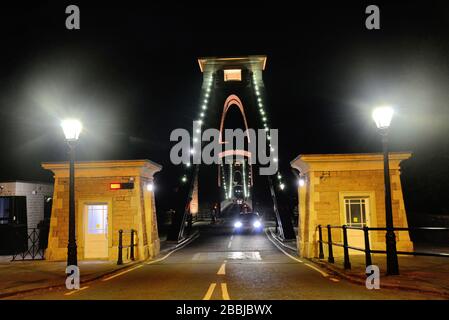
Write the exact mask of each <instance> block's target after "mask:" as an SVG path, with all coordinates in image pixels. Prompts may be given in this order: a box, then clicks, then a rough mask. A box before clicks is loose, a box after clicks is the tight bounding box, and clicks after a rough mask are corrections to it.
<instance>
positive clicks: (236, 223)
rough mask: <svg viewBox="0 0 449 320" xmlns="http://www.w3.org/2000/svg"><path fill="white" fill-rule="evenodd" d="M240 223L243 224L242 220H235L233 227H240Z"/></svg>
mask: <svg viewBox="0 0 449 320" xmlns="http://www.w3.org/2000/svg"><path fill="white" fill-rule="evenodd" d="M242 225H243V224H242V222H240V221H236V222H235V223H234V228H236V229H238V228H241V227H242Z"/></svg>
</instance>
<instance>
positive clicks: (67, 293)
mask: <svg viewBox="0 0 449 320" xmlns="http://www.w3.org/2000/svg"><path fill="white" fill-rule="evenodd" d="M87 288H89V286H85V287H82V288H79V289H78V290H72V291H70V292H66V293H64V295H65V296H70V295H72V294H74V293H77V292H80V291H82V290H84V289H87Z"/></svg>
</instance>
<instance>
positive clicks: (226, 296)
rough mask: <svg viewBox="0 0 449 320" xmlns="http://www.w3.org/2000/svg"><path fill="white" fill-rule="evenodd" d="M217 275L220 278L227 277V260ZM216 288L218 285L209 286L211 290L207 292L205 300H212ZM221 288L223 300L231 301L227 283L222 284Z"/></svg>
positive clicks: (214, 283) (213, 283)
mask: <svg viewBox="0 0 449 320" xmlns="http://www.w3.org/2000/svg"><path fill="white" fill-rule="evenodd" d="M217 275H219V276H224V275H226V260H225V261H224V263H223V264H222V265H221V266H220V268H219V269H218V271H217ZM216 287H217V283H216V282H212V283H211V284H210V285H209V288H208V289H207V292H206V294H205V295H204V297H203V300H210V299H211V298H212V295H213V294H214V291H215V288H216ZM220 287H221V296H222V298H223V300H231V298H230V297H229V292H228V285H227V284H226V282H222V283H220Z"/></svg>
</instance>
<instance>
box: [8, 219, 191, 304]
mask: <svg viewBox="0 0 449 320" xmlns="http://www.w3.org/2000/svg"><path fill="white" fill-rule="evenodd" d="M197 236H198V230H197V226H195V228H194V229H193V230H192V233H191V235H189V237H187V238H186V239H185V240H184V241H182V242H180V243H174V242H169V241H166V236H165V235H163V236H162V238H161V254H167V253H169V252H171V251H173V250H176V249H177V248H179V247H182V246H184V245H186V244H187V243H188V242H190V241H192V240H194V239H195V238H196V237H197ZM11 260H12V256H0V298H5V297H9V296H14V295H17V294H29V293H30V292H33V291H39V292H40V291H42V290H55V289H56V288H58V287H65V281H66V274H65V269H66V266H67V263H66V261H56V262H55V261H45V260H24V261H20V260H17V261H11ZM136 264H139V262H137V261H124V264H123V265H117V262H115V261H104V260H89V261H78V267H79V268H80V274H81V279H80V283H81V284H85V283H89V282H91V281H94V280H97V279H100V278H103V277H107V276H109V275H112V274H114V273H117V272H123V271H124V270H126V269H129V268H131V267H133V266H134V265H136Z"/></svg>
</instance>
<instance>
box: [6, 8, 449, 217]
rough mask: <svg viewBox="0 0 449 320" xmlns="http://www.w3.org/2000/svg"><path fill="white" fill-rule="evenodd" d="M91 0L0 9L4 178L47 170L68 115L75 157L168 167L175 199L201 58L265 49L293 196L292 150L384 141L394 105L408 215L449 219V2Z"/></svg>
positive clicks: (56, 156) (160, 183)
mask: <svg viewBox="0 0 449 320" xmlns="http://www.w3.org/2000/svg"><path fill="white" fill-rule="evenodd" d="M92 2H93V1H90V2H81V1H70V2H65V1H54V2H47V1H39V3H34V4H23V5H21V6H14V7H10V6H8V5H5V4H2V8H1V11H0V15H1V17H0V32H1V41H2V42H1V50H0V66H1V68H0V70H1V72H0V88H1V95H0V119H1V120H0V121H1V126H0V150H1V158H0V181H5V180H16V179H22V180H41V181H51V179H52V177H51V173H50V172H46V171H45V170H43V169H42V168H41V167H40V163H41V162H43V161H62V160H65V159H66V158H67V154H66V150H67V149H66V146H65V142H64V139H63V134H62V131H61V129H60V126H59V125H60V120H61V119H62V118H65V117H67V116H70V117H77V118H80V119H81V120H82V122H83V124H84V128H85V130H84V131H83V133H82V136H81V138H80V141H79V147H78V159H80V160H96V159H151V160H153V161H155V162H158V163H160V164H162V165H163V166H164V170H163V171H162V172H161V173H160V174H158V175H157V191H156V197H157V202H158V209H159V210H166V209H167V208H168V207H169V200H170V197H173V196H174V190H175V188H176V185H177V184H179V177H180V174H181V172H182V170H181V168H174V166H172V165H171V164H170V161H169V151H170V147H171V145H172V144H171V143H170V141H169V136H170V132H171V131H172V130H173V129H175V128H186V129H190V128H191V125H192V121H193V120H194V119H195V117H196V116H197V114H198V110H199V107H198V105H199V102H198V99H199V95H200V86H201V81H202V74H201V72H200V70H199V67H198V64H197V60H196V59H197V57H200V56H237V55H249V54H265V55H267V56H268V61H267V67H266V70H265V72H264V81H265V85H266V91H267V98H268V102H269V104H268V109H267V110H268V114H269V119H270V123H271V124H272V127H273V128H278V129H279V136H280V141H279V142H280V151H279V152H280V157H279V158H280V165H281V169H282V172H283V173H284V175H285V176H286V177H287V179H288V180H287V182H288V185H287V190H288V191H287V192H288V193H287V194H289V195H291V199H293V194H294V188H295V179H294V176H293V174H292V173H291V170H290V166H289V163H290V161H291V160H292V159H294V158H295V157H296V156H297V155H299V154H303V153H340V152H341V153H344V152H378V151H380V148H381V145H380V139H379V135H378V134H377V132H376V130H375V126H374V123H373V121H372V119H371V110H372V108H373V107H374V106H376V105H379V104H391V105H394V106H395V110H396V116H395V118H394V119H393V123H392V128H391V149H392V150H394V151H412V152H413V153H414V156H413V158H412V159H411V160H409V161H407V162H406V163H404V167H403V183H404V193H405V200H406V206H407V208H408V210H409V211H413V212H423V213H445V214H449V205H448V204H447V202H446V203H444V200H445V199H446V197H447V193H448V191H449V123H448V122H449V5H445V4H444V2H440V3H437V2H433V3H429V2H428V1H422V2H412V1H394V2H393V1H390V3H387V4H382V3H381V2H370V3H363V2H360V1H352V2H348V1H333V2H332V4H331V3H330V2H329V3H326V2H324V3H323V2H321V3H316V4H314V5H312V4H307V5H306V4H305V3H303V2H300V5H299V6H298V5H296V6H294V5H293V2H292V1H288V2H286V3H285V4H283V5H280V4H279V6H278V7H273V4H272V2H271V3H266V4H263V3H262V2H257V3H255V4H251V5H250V4H249V3H248V5H247V7H245V6H243V5H242V4H238V5H233V4H231V3H228V2H219V4H216V5H212V4H211V3H212V1H209V2H205V3H204V4H203V5H198V6H197V7H188V6H187V5H183V6H181V5H171V6H167V7H164V6H160V5H149V4H148V3H150V2H149V1H145V2H143V1H142V2H133V1H126V2H123V1H121V2H119V3H115V2H107V1H95V4H92ZM391 2H393V3H391ZM69 4H77V5H78V6H79V7H80V10H81V30H76V31H73V30H67V29H66V28H65V19H66V17H67V15H66V14H65V7H66V6H67V5H69ZM368 4H378V5H379V7H380V13H381V30H373V31H370V30H367V29H366V28H365V18H366V16H367V15H366V14H365V13H364V12H365V8H366V6H367V5H368ZM290 6H291V7H290ZM215 182H216V181H215V180H214V179H211V181H210V183H211V184H213V183H215ZM205 187H206V188H207V186H205Z"/></svg>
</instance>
